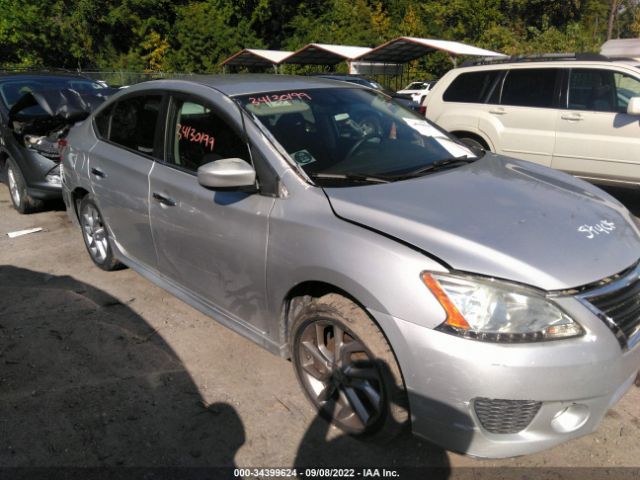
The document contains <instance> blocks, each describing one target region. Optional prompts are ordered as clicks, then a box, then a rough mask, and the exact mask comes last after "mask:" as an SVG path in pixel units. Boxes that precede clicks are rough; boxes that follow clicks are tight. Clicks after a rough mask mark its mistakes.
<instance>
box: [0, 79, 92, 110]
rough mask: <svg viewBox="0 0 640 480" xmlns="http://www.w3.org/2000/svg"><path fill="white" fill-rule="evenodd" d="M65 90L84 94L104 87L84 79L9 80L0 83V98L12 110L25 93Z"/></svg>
mask: <svg viewBox="0 0 640 480" xmlns="http://www.w3.org/2000/svg"><path fill="white" fill-rule="evenodd" d="M63 88H70V89H72V90H77V91H80V92H84V91H87V90H89V91H93V90H98V89H101V88H104V87H103V86H102V85H100V84H99V83H96V82H92V81H91V80H87V79H84V78H64V77H49V78H47V77H31V78H26V79H15V80H7V81H4V82H2V83H0V97H2V102H3V103H4V104H5V106H6V107H7V108H9V109H10V108H11V107H13V105H14V104H15V103H16V102H17V101H18V100H20V97H22V96H23V95H24V94H25V93H29V92H37V91H42V90H61V89H63Z"/></svg>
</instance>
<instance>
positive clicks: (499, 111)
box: [489, 108, 507, 115]
mask: <svg viewBox="0 0 640 480" xmlns="http://www.w3.org/2000/svg"><path fill="white" fill-rule="evenodd" d="M489 113H493V114H494V115H506V113H507V112H506V111H505V109H504V108H492V109H491V110H489Z"/></svg>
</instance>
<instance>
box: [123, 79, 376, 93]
mask: <svg viewBox="0 0 640 480" xmlns="http://www.w3.org/2000/svg"><path fill="white" fill-rule="evenodd" d="M185 82H186V83H192V84H199V85H204V86H207V87H212V88H215V89H216V90H219V91H220V92H222V93H224V94H225V95H228V96H230V97H232V96H236V95H249V94H252V93H261V92H273V91H281V90H291V91H293V90H301V89H310V88H341V87H342V88H345V85H344V83H338V82H335V81H332V80H327V79H323V78H319V77H301V76H295V75H274V74H268V73H267V74H252V73H240V74H225V75H179V76H175V77H172V78H167V79H163V80H150V81H148V82H143V83H141V84H137V85H134V86H132V87H131V88H132V89H135V90H138V88H140V89H150V88H163V87H167V86H169V87H170V86H175V87H184V84H185ZM352 86H353V87H354V88H360V87H358V86H357V85H355V84H352ZM363 88H364V87H363Z"/></svg>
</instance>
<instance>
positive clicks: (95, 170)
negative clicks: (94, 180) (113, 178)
mask: <svg viewBox="0 0 640 480" xmlns="http://www.w3.org/2000/svg"><path fill="white" fill-rule="evenodd" d="M91 173H92V174H93V175H95V176H96V177H100V178H104V177H106V175H105V173H104V172H103V171H102V170H100V169H99V168H93V167H92V168H91Z"/></svg>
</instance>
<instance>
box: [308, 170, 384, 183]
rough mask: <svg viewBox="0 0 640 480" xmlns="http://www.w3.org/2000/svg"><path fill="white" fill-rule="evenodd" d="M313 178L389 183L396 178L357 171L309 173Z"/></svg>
mask: <svg viewBox="0 0 640 480" xmlns="http://www.w3.org/2000/svg"><path fill="white" fill-rule="evenodd" d="M307 175H308V176H309V177H310V178H311V179H313V180H347V181H351V182H368V183H389V182H391V181H392V180H395V178H391V177H383V176H379V175H361V174H357V173H329V172H327V173H322V172H318V173H308V174H307Z"/></svg>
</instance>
